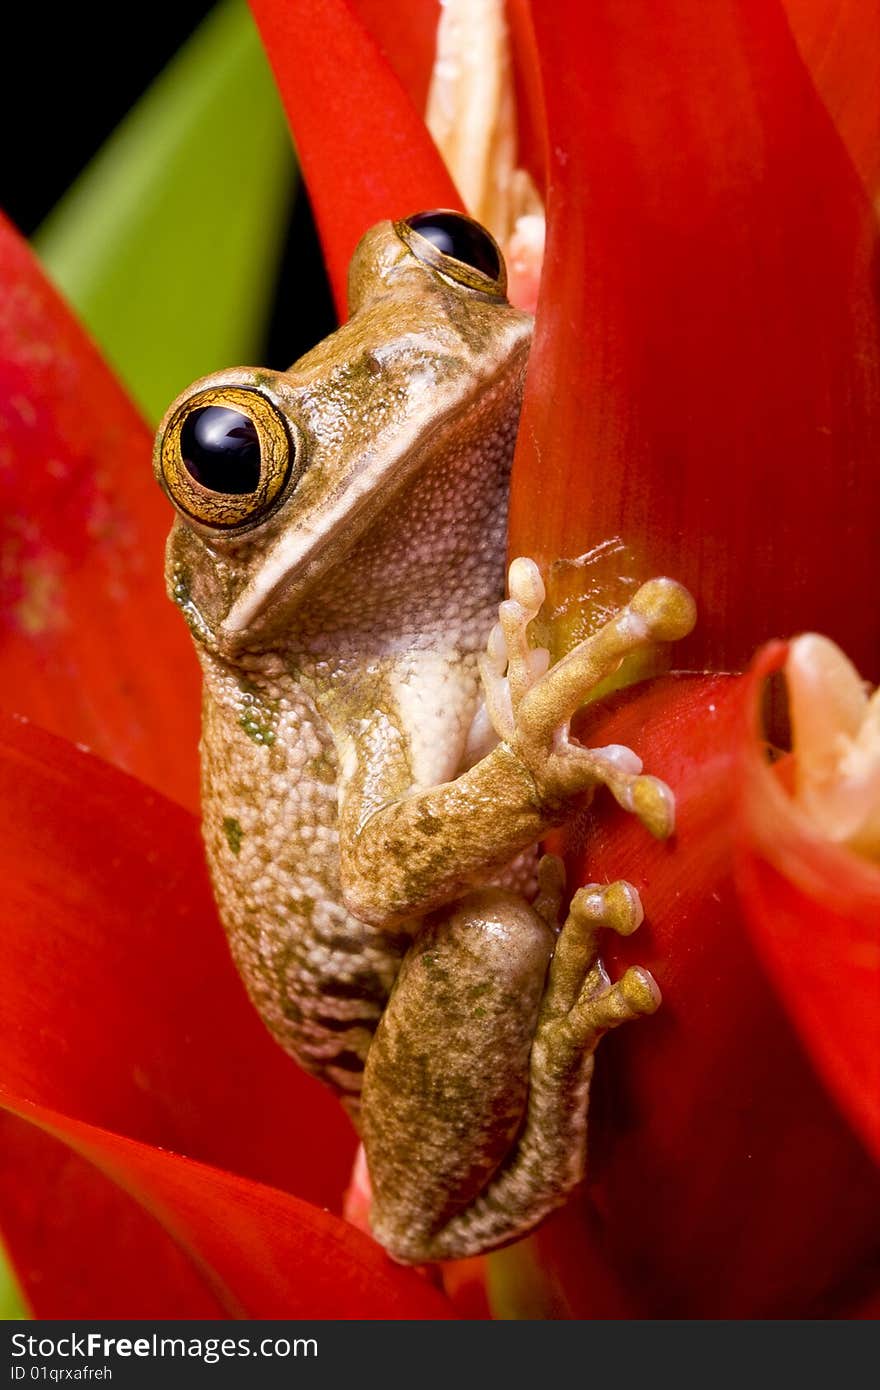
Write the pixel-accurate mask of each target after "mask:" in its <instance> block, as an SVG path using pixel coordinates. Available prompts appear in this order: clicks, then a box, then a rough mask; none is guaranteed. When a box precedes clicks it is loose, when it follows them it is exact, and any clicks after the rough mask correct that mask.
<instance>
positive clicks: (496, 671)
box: [480, 558, 696, 839]
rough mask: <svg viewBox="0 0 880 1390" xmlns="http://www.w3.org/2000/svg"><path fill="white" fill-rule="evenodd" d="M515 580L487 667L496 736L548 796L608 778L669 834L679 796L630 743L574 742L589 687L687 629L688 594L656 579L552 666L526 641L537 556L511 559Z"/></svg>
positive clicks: (536, 605) (631, 807)
mask: <svg viewBox="0 0 880 1390" xmlns="http://www.w3.org/2000/svg"><path fill="white" fill-rule="evenodd" d="M508 584H509V589H510V598H509V599H506V600H505V601H504V603H502V604H501V607H500V609H499V622H498V624H497V626H496V627H494V628H493V629H492V632H491V633H490V635H489V641H488V644H487V650H486V655H485V657H484V658H483V660H482V663H481V668H480V669H481V677H482V681H483V690H484V695H485V702H486V709H487V712H488V715H489V718H490V720H491V722H492V725H493V727H494V729H495V731H496V733H497V734H498V737H499V738H500V739H502V740H503V741H504V742H506V743H507V744H508V745H509V746H510V747H511V748H512V749H513V750H514V752H515V753H516V754H517V756H518V757H519V758H520V759H521V760H522V762H523V763H524V764H525V765H526V766H527V767H528V768H529V771H530V772H531V774H532V775H533V777H534V778H535V781H536V784H537V785H538V787H539V789H540V791H541V793H542V795H543V796H545V797H546V799H547V800H548V801H549V802H553V801H564V800H565V799H566V798H568V797H571V796H575V795H578V794H580V793H583V792H586V791H589V790H590V789H591V788H594V787H597V786H600V785H604V786H607V787H608V789H609V790H610V792H611V794H612V796H614V797H615V799H616V800H617V801H618V802H619V803H620V805H621V806H623V807H624V809H625V810H627V811H632V812H634V814H635V815H637V816H638V817H639V819H640V820H641V821H642V823H643V824H644V825H645V826H647V828H648V829H649V830H650V831H651V833H652V834H654V835H656V836H657V837H658V838H661V839H662V838H665V837H666V836H667V835H670V834H671V833H672V829H673V825H674V812H675V803H674V798H673V796H672V792H671V791H670V790H669V788H668V787H667V786H666V784H665V783H664V782H661V781H660V780H659V779H658V778H656V777H650V776H643V775H642V763H641V759H640V758H639V757H638V756H637V755H636V754H635V753H634V752H633V751H632V749H630V748H625V747H623V746H621V745H619V744H611V745H609V746H608V747H606V748H585V747H584V746H583V745H582V744H579V743H577V742H576V741H574V740H572V738H571V732H570V725H571V720H572V717H573V715H574V714H575V713H576V711H577V710H578V709H579V707H580V706H581V705H582V704H584V702H585V701H586V700H587V698H588V697H589V695H590V692H591V691H593V690H594V689H595V688H596V686H597V685H598V684H599V683H600V682H601V681H603V680H604V679H605V678H606V677H607V676H609V675H611V674H612V673H613V672H614V671H615V670H616V669H617V668H618V666H619V665H620V663H621V662H622V661H623V660H624V658H625V657H626V656H628V655H629V654H630V653H631V652H634V651H637V650H638V649H639V648H641V647H645V646H651V645H653V644H654V643H657V642H673V641H677V640H678V639H679V638H681V637H685V636H687V634H688V633H689V632H690V631H691V628H692V627H693V625H694V621H695V617H696V610H695V606H694V601H693V599H692V598H691V596H690V594H689V593H688V591H687V590H686V589H684V588H682V586H681V585H680V584H677V583H676V582H675V581H674V580H672V579H652V580H650V581H649V582H648V583H647V584H643V585H642V587H641V588H640V589H639V590H638V591H637V592H636V594H635V595H634V596H633V599H632V601H631V602H630V603H628V604H627V605H626V607H625V608H622V609H621V610H620V612H619V613H617V614H616V615H615V617H614V618H612V619H611V620H610V622H607V623H605V624H604V626H603V627H601V628H600V629H599V630H598V631H597V632H595V633H594V634H593V635H592V637H588V638H587V639H586V640H585V641H583V642H580V643H579V644H578V645H577V646H576V647H574V648H573V650H572V651H570V652H569V653H568V654H567V655H566V656H564V657H563V658H562V660H561V661H558V662H556V664H555V665H553V666H551V665H550V659H549V653H548V652H547V650H546V648H543V647H538V648H535V649H532V648H530V647H529V642H528V635H527V629H528V625H529V623H530V622H531V621H532V620H533V618H535V616H536V615H537V613H538V611H539V609H540V607H541V604H542V603H543V601H544V585H543V582H542V580H541V575H540V571H539V570H538V567H537V565H536V564H535V562H534V561H533V560H528V559H523V558H520V559H517V560H514V561H513V563H512V565H511V566H510V571H509V577H508Z"/></svg>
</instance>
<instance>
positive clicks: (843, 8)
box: [782, 0, 880, 199]
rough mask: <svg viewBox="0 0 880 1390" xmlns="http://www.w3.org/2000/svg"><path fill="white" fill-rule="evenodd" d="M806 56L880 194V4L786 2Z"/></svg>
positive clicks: (856, 159) (853, 154) (855, 158)
mask: <svg viewBox="0 0 880 1390" xmlns="http://www.w3.org/2000/svg"><path fill="white" fill-rule="evenodd" d="M782 4H783V8H784V10H785V13H786V15H787V16H788V22H789V24H790V25H791V31H792V33H793V35H794V38H795V42H796V43H797V46H798V48H799V50H800V53H801V57H802V58H803V60H804V63H805V64H806V66H807V68H808V69H809V71H810V73H811V75H812V78H813V81H814V82H815V84H816V87H817V88H818V91H819V94H820V96H821V97H822V100H823V101H824V103H825V106H826V107H827V110H828V114H829V116H830V117H831V120H832V121H833V122H834V125H835V127H836V129H837V132H838V134H839V135H840V138H841V140H842V141H843V143H844V145H845V147H846V149H847V152H848V153H849V156H850V159H851V160H852V162H853V164H854V165H855V168H856V169H857V171H858V173H859V176H860V177H861V179H862V182H863V183H864V185H865V189H866V191H867V193H868V197H869V198H871V199H875V198H876V197H877V194H878V192H880V101H878V100H877V93H878V91H880V8H878V6H877V5H871V4H868V5H866V4H865V3H864V0H782Z"/></svg>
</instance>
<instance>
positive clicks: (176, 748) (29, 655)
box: [0, 221, 199, 804]
mask: <svg viewBox="0 0 880 1390" xmlns="http://www.w3.org/2000/svg"><path fill="white" fill-rule="evenodd" d="M0 304H2V308H0V465H2V467H0V488H2V498H0V511H2V527H3V548H2V554H3V562H2V568H0V596H2V612H0V624H2V626H0V633H2V635H0V644H2V645H0V660H2V666H3V684H4V704H5V705H6V707H7V708H12V709H14V710H15V711H17V712H18V713H21V714H25V715H27V716H28V717H29V718H32V719H34V720H36V721H38V722H39V723H41V724H43V725H45V726H46V727H47V728H49V729H52V730H53V731H54V732H55V733H59V734H63V735H64V736H65V737H67V738H70V739H73V740H75V741H77V742H82V743H87V744H89V745H90V746H91V747H92V748H94V749H95V751H96V752H98V753H100V754H101V755H102V756H103V757H105V758H108V759H110V760H111V761H112V762H114V763H116V764H117V765H118V766H120V767H124V768H126V769H127V770H128V771H130V772H133V773H136V774H137V775H138V776H140V777H142V778H143V779H144V780H145V781H147V782H150V783H151V784H152V785H153V786H156V787H160V788H161V789H162V790H163V791H165V792H166V793H167V794H168V795H170V796H173V797H176V798H178V799H179V800H181V801H184V802H187V803H189V804H194V803H195V798H196V787H197V760H196V747H197V743H198V709H199V695H198V667H197V664H196V662H195V660H194V659H193V655H192V652H191V650H190V645H191V644H190V642H189V638H188V636H187V634H186V630H185V628H184V626H183V624H182V623H181V622H180V620H179V618H177V617H176V616H175V614H174V612H173V611H172V608H171V605H170V604H169V603H168V600H167V599H166V597H165V593H164V585H163V581H162V553H163V548H164V539H165V535H166V534H167V531H168V527H169V522H170V510H169V507H168V504H167V503H166V502H165V501H164V500H163V498H162V496H161V494H160V492H159V489H158V488H157V487H156V485H155V483H154V482H153V479H152V475H151V470H150V451H151V447H152V445H151V439H150V434H149V431H148V430H147V428H146V426H145V425H144V423H143V421H142V419H141V418H140V416H139V415H138V413H137V412H136V411H135V409H134V407H133V406H132V404H131V402H130V401H129V400H128V398H127V397H126V395H125V394H124V393H123V391H122V388H121V387H120V386H119V383H118V382H117V381H116V379H115V378H114V377H113V375H112V374H111V372H110V371H109V369H108V368H107V366H106V365H105V363H104V362H103V361H102V360H101V358H100V356H99V354H98V352H97V350H96V348H95V347H94V345H93V344H92V343H91V341H90V340H89V339H88V338H87V337H86V335H85V334H84V332H83V331H82V329H81V328H80V327H79V325H78V324H77V323H76V322H75V320H74V319H73V317H72V315H71V314H70V312H69V310H68V309H67V307H66V306H65V305H64V304H63V302H62V301H61V299H60V298H59V296H58V295H57V294H56V292H55V291H54V290H53V289H52V287H51V286H50V285H49V283H48V282H47V280H46V279H45V277H44V275H43V274H42V271H41V270H40V268H39V266H38V264H37V262H36V261H35V260H34V258H33V256H32V255H31V252H30V251H29V249H28V247H27V245H26V243H25V242H24V241H22V239H21V238H20V237H19V236H18V235H17V233H16V232H15V231H14V230H13V229H12V227H10V226H9V224H8V223H6V222H3V221H0Z"/></svg>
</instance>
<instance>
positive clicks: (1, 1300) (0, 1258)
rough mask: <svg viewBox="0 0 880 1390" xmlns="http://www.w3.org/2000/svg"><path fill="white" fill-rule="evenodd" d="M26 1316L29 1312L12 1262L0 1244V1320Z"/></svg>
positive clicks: (5, 1320)
mask: <svg viewBox="0 0 880 1390" xmlns="http://www.w3.org/2000/svg"><path fill="white" fill-rule="evenodd" d="M28 1317H30V1313H29V1312H28V1310H27V1307H26V1306H25V1302H24V1299H23V1298H22V1296H21V1294H20V1292H19V1289H18V1283H17V1281H16V1278H15V1275H14V1273H13V1271H12V1263H11V1261H10V1259H9V1257H8V1255H7V1254H6V1252H5V1250H4V1249H3V1246H2V1244H0V1322H11V1321H13V1320H14V1319H19V1318H28Z"/></svg>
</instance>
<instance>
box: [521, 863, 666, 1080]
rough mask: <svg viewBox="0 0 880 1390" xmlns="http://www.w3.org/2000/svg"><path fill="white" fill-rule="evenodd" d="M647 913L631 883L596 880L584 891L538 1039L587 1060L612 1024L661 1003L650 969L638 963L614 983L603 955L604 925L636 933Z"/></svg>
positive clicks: (552, 979)
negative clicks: (603, 882) (600, 948)
mask: <svg viewBox="0 0 880 1390" xmlns="http://www.w3.org/2000/svg"><path fill="white" fill-rule="evenodd" d="M643 916H644V914H643V911H642V904H641V901H640V899H639V895H638V893H637V892H636V890H635V888H633V886H632V884H631V883H626V882H623V881H619V882H617V883H610V884H607V885H602V884H599V883H591V884H589V885H588V886H587V887H586V888H580V889H578V891H577V893H575V895H574V897H573V898H572V900H571V906H570V908H569V910H568V916H567V918H566V920H565V923H564V925H563V927H562V931H561V932H560V934H559V940H558V943H557V946H556V950H555V952H554V955H553V961H552V964H551V966H550V975H549V978H548V981H547V989H546V992H545V995H544V1003H543V1007H542V1011H541V1019H540V1022H539V1025H538V1037H539V1038H541V1040H542V1041H543V1042H544V1044H545V1045H547V1046H548V1047H549V1048H550V1049H551V1051H552V1052H555V1053H559V1052H560V1051H561V1052H562V1053H564V1054H565V1055H566V1056H569V1057H572V1058H573V1057H574V1056H575V1055H577V1057H578V1058H581V1059H582V1058H583V1057H584V1055H586V1054H589V1053H590V1052H591V1051H592V1050H593V1049H594V1048H595V1046H596V1043H597V1042H598V1041H599V1038H600V1037H601V1036H602V1034H603V1033H605V1032H607V1030H608V1029H609V1028H616V1027H617V1026H618V1024H620V1023H625V1022H626V1021H627V1020H628V1019H631V1018H638V1017H640V1016H641V1015H642V1014H652V1013H654V1011H655V1010H656V1009H657V1008H658V1007H659V1004H660V990H659V989H658V987H657V984H656V983H655V981H654V978H653V976H652V975H651V974H650V972H649V971H647V970H644V969H642V968H641V967H640V966H632V967H630V969H629V970H627V971H625V973H624V974H623V975H622V976H621V978H620V979H619V980H616V981H614V982H613V983H612V981H611V980H610V978H609V976H608V972H607V970H606V969H605V966H604V965H603V963H602V960H601V958H600V956H599V933H600V931H601V930H602V929H603V928H609V929H610V930H611V931H615V932H617V933H618V935H619V936H631V935H632V933H633V932H634V931H635V930H636V928H637V927H638V926H639V925H640V924H641V921H642V918H643Z"/></svg>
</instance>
